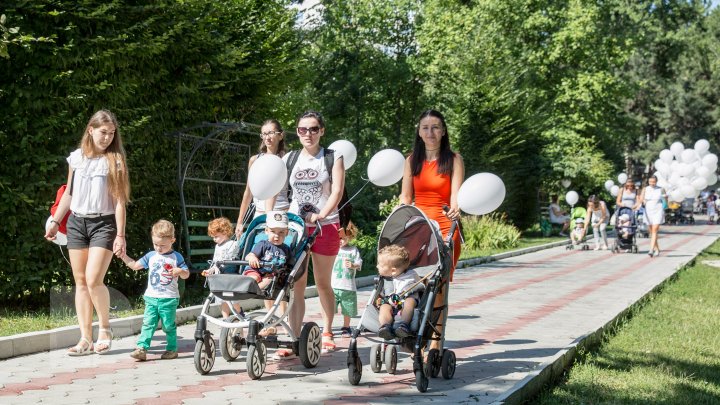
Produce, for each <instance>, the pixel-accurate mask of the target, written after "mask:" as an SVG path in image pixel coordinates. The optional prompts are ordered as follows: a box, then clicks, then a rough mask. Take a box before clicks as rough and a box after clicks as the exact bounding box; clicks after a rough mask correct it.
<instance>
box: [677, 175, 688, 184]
mask: <svg viewBox="0 0 720 405" xmlns="http://www.w3.org/2000/svg"><path fill="white" fill-rule="evenodd" d="M677 184H678V186H682V185H684V184H690V179H689V178H687V177H685V176H681V177H680V178H678V182H677Z"/></svg>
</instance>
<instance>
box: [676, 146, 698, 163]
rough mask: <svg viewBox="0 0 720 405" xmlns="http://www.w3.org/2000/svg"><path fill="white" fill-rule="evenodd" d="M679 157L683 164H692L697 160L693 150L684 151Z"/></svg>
mask: <svg viewBox="0 0 720 405" xmlns="http://www.w3.org/2000/svg"><path fill="white" fill-rule="evenodd" d="M680 156H682V161H683V162H685V163H692V162H694V161H696V160H697V154H696V153H695V149H685V150H684V151H682V153H681V154H680Z"/></svg>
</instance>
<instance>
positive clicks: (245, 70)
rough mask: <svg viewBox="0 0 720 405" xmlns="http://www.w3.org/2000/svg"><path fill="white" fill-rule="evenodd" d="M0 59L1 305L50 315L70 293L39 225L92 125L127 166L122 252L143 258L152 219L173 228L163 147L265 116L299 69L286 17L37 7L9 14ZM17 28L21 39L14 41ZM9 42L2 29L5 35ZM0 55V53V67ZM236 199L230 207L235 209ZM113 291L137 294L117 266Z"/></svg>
mask: <svg viewBox="0 0 720 405" xmlns="http://www.w3.org/2000/svg"><path fill="white" fill-rule="evenodd" d="M3 8H4V9H3V10H0V13H3V14H5V15H6V19H5V22H4V24H3V25H4V27H3V28H4V29H3V30H2V31H0V33H2V34H3V36H4V41H3V49H4V47H7V57H2V58H0V71H1V72H3V73H2V74H1V75H0V147H1V148H2V152H1V155H2V156H3V164H2V166H0V215H2V218H3V221H2V225H0V238H1V239H2V241H3V243H1V244H0V257H3V258H5V260H4V262H5V263H3V266H0V303H2V304H9V303H13V304H14V305H17V303H18V301H20V302H21V303H22V305H30V306H37V305H43V304H46V303H47V301H48V299H49V289H50V288H51V286H53V285H69V284H72V275H71V272H70V269H69V266H68V265H67V263H65V261H64V260H63V259H62V257H61V255H60V254H59V252H58V250H57V247H56V246H55V245H53V244H50V243H44V242H43V241H42V236H43V233H44V230H43V225H44V223H45V219H46V218H47V216H48V214H49V213H48V208H49V206H50V205H51V203H52V201H53V200H54V197H55V191H56V190H57V188H58V187H59V186H60V185H61V184H63V183H64V182H65V180H66V176H67V170H68V169H67V164H66V163H65V160H64V159H65V157H66V156H67V155H68V154H69V153H70V152H71V151H72V150H73V149H75V148H76V147H77V144H78V141H79V139H80V135H81V133H82V131H83V129H84V126H85V124H86V123H87V120H88V119H89V117H90V115H92V113H93V112H94V111H96V110H98V109H100V108H108V109H110V110H112V111H113V112H114V113H115V114H116V115H117V117H118V120H119V122H120V131H121V134H122V136H123V140H124V142H125V146H126V149H127V152H128V161H129V167H130V177H131V184H132V195H131V198H132V202H131V203H130V205H129V207H128V211H129V212H128V225H127V235H128V247H129V253H130V254H132V255H140V254H141V253H143V252H144V251H145V250H147V249H148V248H150V247H151V244H150V241H149V236H148V232H149V231H148V230H149V228H150V226H151V224H152V223H153V222H154V221H156V220H157V219H159V218H167V219H169V220H171V221H173V222H174V223H175V224H176V225H179V218H180V215H179V208H178V201H179V198H178V190H177V186H176V152H175V144H174V142H173V140H172V139H171V138H169V137H167V136H165V134H167V133H170V132H172V131H174V130H176V129H179V128H184V127H188V126H190V125H194V124H197V123H200V122H204V121H223V120H235V121H237V120H241V119H244V120H248V121H251V122H257V121H259V120H261V119H263V118H265V117H268V116H272V115H273V112H274V110H273V103H274V101H275V100H273V98H272V97H271V95H272V94H276V93H281V92H283V91H286V90H287V89H288V88H289V87H290V86H293V85H294V83H293V80H292V78H293V74H294V72H295V70H296V69H297V67H298V66H299V61H298V60H297V58H296V56H295V55H296V54H297V52H296V49H297V47H298V43H299V42H298V38H297V34H296V32H295V31H294V30H293V25H294V21H295V20H294V14H293V13H292V12H291V11H290V10H289V9H287V8H286V7H284V5H283V4H281V3H280V2H266V1H262V0H258V1H252V0H233V1H230V0H224V1H223V0H220V1H212V2H208V1H194V0H190V1H182V2H178V1H169V0H166V1H136V2H125V1H110V2H108V1H33V2H17V3H15V4H9V5H8V4H5V5H4V7H3ZM16 27H17V30H15V28H16ZM5 28H6V29H5ZM3 53H4V52H0V56H4V55H3ZM239 200H240V196H238V201H239ZM108 274H109V276H108V284H109V285H112V286H113V287H114V288H116V289H118V290H120V291H121V292H123V293H125V294H134V293H137V292H140V291H142V290H143V288H144V286H145V274H144V273H142V272H140V273H135V272H131V271H128V270H127V268H124V267H122V266H121V263H120V262H119V261H114V262H113V264H112V265H111V267H110V270H109V273H108Z"/></svg>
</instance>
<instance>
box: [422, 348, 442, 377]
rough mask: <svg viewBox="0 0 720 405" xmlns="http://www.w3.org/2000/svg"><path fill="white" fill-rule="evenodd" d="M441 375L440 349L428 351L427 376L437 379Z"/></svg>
mask: <svg viewBox="0 0 720 405" xmlns="http://www.w3.org/2000/svg"><path fill="white" fill-rule="evenodd" d="M439 374H440V351H439V350H438V349H430V351H428V356H427V363H425V375H427V376H428V377H432V378H437V376H438V375H439Z"/></svg>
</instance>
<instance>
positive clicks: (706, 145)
mask: <svg viewBox="0 0 720 405" xmlns="http://www.w3.org/2000/svg"><path fill="white" fill-rule="evenodd" d="M708 149H710V142H708V141H707V139H698V140H697V142H695V150H696V151H697V152H698V153H703V152H707V151H708Z"/></svg>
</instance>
